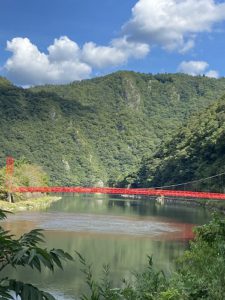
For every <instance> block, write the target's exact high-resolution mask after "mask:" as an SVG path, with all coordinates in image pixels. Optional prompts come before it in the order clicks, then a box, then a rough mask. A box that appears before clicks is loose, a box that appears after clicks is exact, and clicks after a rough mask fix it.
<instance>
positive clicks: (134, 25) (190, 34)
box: [123, 0, 225, 52]
mask: <svg viewBox="0 0 225 300" xmlns="http://www.w3.org/2000/svg"><path fill="white" fill-rule="evenodd" d="M224 19H225V3H220V4H219V3H216V2H215V1H214V0H139V1H138V2H137V3H136V5H135V6H134V7H133V9H132V18H131V20H130V21H129V22H128V23H127V24H125V25H124V27H123V30H124V33H125V34H127V35H128V36H129V39H130V40H134V41H138V42H144V43H149V44H150V45H154V44H158V45H161V46H162V47H163V48H165V49H167V50H179V51H180V52H185V51H188V50H189V49H190V48H192V47H193V46H194V40H195V37H196V34H197V33H201V32H206V31H210V30H211V29H212V27H213V25H214V24H215V23H217V22H220V21H222V20H224Z"/></svg>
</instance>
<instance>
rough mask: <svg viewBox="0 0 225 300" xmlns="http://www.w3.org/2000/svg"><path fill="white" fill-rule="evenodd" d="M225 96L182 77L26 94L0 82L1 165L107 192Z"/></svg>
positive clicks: (223, 82)
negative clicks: (20, 163)
mask: <svg viewBox="0 0 225 300" xmlns="http://www.w3.org/2000/svg"><path fill="white" fill-rule="evenodd" d="M224 93H225V79H219V80H216V79H210V78H206V77H192V76H187V75H182V74H177V75H171V74H164V75H155V76H153V75H147V74H137V73H133V72H117V73H115V74H111V75H108V76H105V77H101V78H95V79H91V80H85V81H81V82H74V83H72V84H69V85H60V86H41V87H35V88H31V89H22V88H18V87H15V86H13V85H11V84H10V83H9V82H7V81H6V80H5V79H0V114H1V116H0V122H1V134H0V163H1V165H4V164H5V157H6V155H9V154H10V155H13V156H14V157H15V158H21V157H25V158H26V159H28V160H29V161H30V162H32V163H36V164H38V165H40V166H42V167H43V168H44V170H45V171H47V173H48V174H49V175H50V178H51V182H52V184H63V185H73V184H76V185H77V184H78V185H102V184H104V185H108V184H112V183H114V182H116V181H120V180H121V179H123V178H124V177H125V176H126V175H127V174H129V173H131V172H134V171H135V170H137V166H138V165H139V163H140V161H141V159H142V157H143V156H149V155H150V154H152V153H153V152H155V151H156V149H157V148H158V147H159V145H160V143H161V142H162V141H163V140H167V139H168V138H169V137H170V136H171V134H173V133H174V132H175V131H176V130H177V128H178V127H179V126H181V125H182V124H183V123H184V122H185V121H186V120H187V119H188V118H189V117H190V116H191V115H193V114H194V113H197V112H199V111H201V110H202V109H203V108H205V107H207V106H208V105H209V104H210V103H212V102H214V100H215V99H216V98H218V97H220V96H221V95H222V94H224Z"/></svg>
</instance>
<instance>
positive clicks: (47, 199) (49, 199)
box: [0, 196, 61, 212]
mask: <svg viewBox="0 0 225 300" xmlns="http://www.w3.org/2000/svg"><path fill="white" fill-rule="evenodd" d="M60 199H61V197H59V196H44V197H39V198H32V199H28V200H24V201H18V202H15V203H9V202H7V201H2V200H0V209H3V210H7V211H11V212H17V211H24V210H35V209H40V208H42V209H43V208H47V207H49V206H50V205H51V203H53V202H56V201H58V200H60Z"/></svg>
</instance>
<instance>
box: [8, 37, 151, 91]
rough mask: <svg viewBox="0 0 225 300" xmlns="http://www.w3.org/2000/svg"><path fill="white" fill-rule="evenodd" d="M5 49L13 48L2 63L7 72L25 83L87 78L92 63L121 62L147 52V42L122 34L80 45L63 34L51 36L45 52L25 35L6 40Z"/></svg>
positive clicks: (62, 81)
mask: <svg viewBox="0 0 225 300" xmlns="http://www.w3.org/2000/svg"><path fill="white" fill-rule="evenodd" d="M6 49H7V50H8V51H10V52H12V56H11V57H10V58H9V59H8V60H7V62H6V64H5V66H4V70H5V72H6V76H7V77H8V78H9V79H11V80H12V81H13V82H15V83H16V84H19V85H24V86H26V85H37V84H46V83H67V82H71V81H74V80H80V79H84V78H88V77H89V76H90V75H91V72H92V68H93V67H95V68H99V69H102V68H106V67H111V66H117V65H121V64H123V63H126V62H127V60H128V59H129V58H130V57H134V58H142V57H144V56H146V55H147V53H148V52H149V46H148V45H146V44H141V43H136V42H128V41H127V40H126V38H125V37H124V38H118V39H114V40H112V42H111V44H110V46H97V45H96V44H94V43H93V42H89V43H85V44H84V46H83V48H82V49H81V48H79V46H78V45H77V43H76V42H74V41H72V40H70V39H69V38H68V37H66V36H63V37H60V38H59V39H55V40H54V43H53V44H52V45H50V46H49V47H48V53H47V54H45V53H42V52H40V51H39V49H38V48H37V46H36V45H34V44H32V43H31V41H30V40H29V39H28V38H20V37H17V38H14V39H12V40H11V41H8V42H7V48H6Z"/></svg>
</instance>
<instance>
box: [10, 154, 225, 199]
mask: <svg viewBox="0 0 225 300" xmlns="http://www.w3.org/2000/svg"><path fill="white" fill-rule="evenodd" d="M13 171H14V159H13V158H12V157H8V158H7V162H6V186H7V189H8V190H9V191H10V192H12V193H36V192H38V193H88V194H97V193H99V194H112V195H145V196H165V197H177V198H183V199H184V198H195V199H196V198H197V199H198V198H199V199H215V200H225V194H224V193H212V192H200V191H191V190H175V189H163V188H114V187H60V186H55V187H54V186H51V187H46V186H39V187H38V186H37V187H36V186H35V187H31V186H20V187H13V186H12V182H13V181H12V177H13ZM222 174H224V173H222ZM219 175H221V174H218V175H214V176H211V177H209V178H212V177H218V176H219ZM206 179H208V178H206ZM198 181H202V179H200V180H198ZM193 182H195V181H193ZM189 183H190V182H189ZM185 184H187V183H184V184H178V185H171V187H174V188H175V187H177V186H181V185H185ZM165 188H166V187H165Z"/></svg>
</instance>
